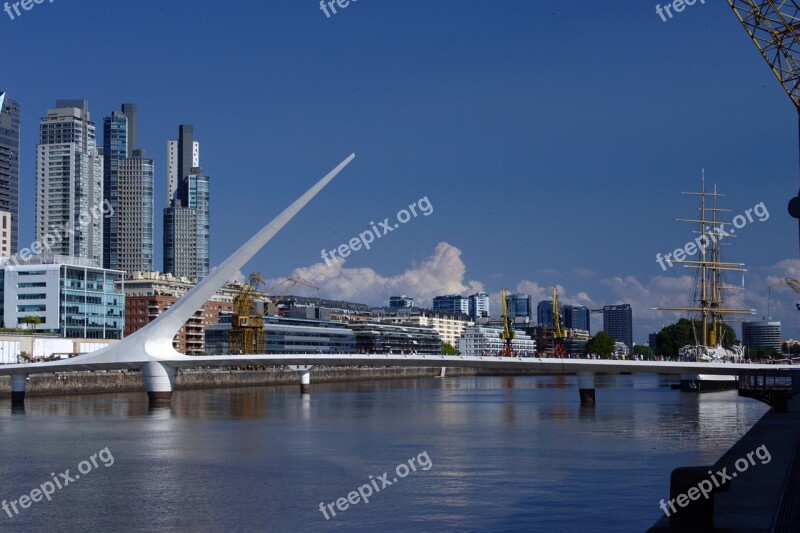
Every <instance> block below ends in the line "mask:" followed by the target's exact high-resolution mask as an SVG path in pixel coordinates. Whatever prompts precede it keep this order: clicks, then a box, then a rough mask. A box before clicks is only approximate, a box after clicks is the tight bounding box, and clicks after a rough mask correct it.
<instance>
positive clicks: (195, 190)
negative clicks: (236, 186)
mask: <svg viewBox="0 0 800 533" xmlns="http://www.w3.org/2000/svg"><path fill="white" fill-rule="evenodd" d="M167 153H168V155H169V161H168V168H167V178H168V179H167V195H168V198H167V201H168V204H167V207H166V209H164V272H166V273H170V274H172V275H174V276H179V277H188V278H191V279H195V280H199V279H201V278H203V277H205V275H206V274H208V265H209V263H208V261H209V259H208V254H209V237H210V230H209V222H210V220H209V216H210V211H209V203H210V197H209V182H210V178H209V177H208V176H206V175H205V174H203V170H202V168H200V145H199V144H198V143H197V141H195V140H194V129H193V128H192V126H189V125H187V124H184V125H181V126H180V128H179V137H178V140H177V141H168V142H167Z"/></svg>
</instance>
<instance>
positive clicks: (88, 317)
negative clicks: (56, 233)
mask: <svg viewBox="0 0 800 533" xmlns="http://www.w3.org/2000/svg"><path fill="white" fill-rule="evenodd" d="M0 271H2V283H0V290H2V293H1V294H0V300H2V302H3V308H2V324H0V327H6V328H20V327H26V328H31V329H34V330H36V331H41V332H46V333H56V334H58V335H59V336H61V337H70V338H77V337H79V338H87V339H120V338H122V332H123V330H124V328H125V295H124V290H123V288H121V287H122V284H121V283H120V284H119V286H118V285H117V282H120V281H121V280H122V279H123V272H121V271H118V270H109V269H104V268H100V267H97V266H95V265H94V262H93V261H92V260H90V259H88V258H77V257H64V256H58V255H43V256H35V257H32V258H31V259H29V260H27V261H19V260H18V259H17V257H11V258H3V259H0ZM28 317H35V320H36V323H28V320H29V318H28Z"/></svg>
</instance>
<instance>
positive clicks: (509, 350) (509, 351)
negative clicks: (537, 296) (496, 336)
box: [499, 289, 516, 357]
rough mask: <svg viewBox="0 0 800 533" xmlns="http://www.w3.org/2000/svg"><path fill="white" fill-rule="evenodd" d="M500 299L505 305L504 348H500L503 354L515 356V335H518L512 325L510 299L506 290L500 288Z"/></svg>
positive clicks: (502, 334) (501, 335)
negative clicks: (509, 307)
mask: <svg viewBox="0 0 800 533" xmlns="http://www.w3.org/2000/svg"><path fill="white" fill-rule="evenodd" d="M500 300H502V305H503V332H502V333H501V334H500V338H501V339H503V348H502V349H501V350H500V354H499V355H501V356H508V357H513V356H514V343H513V341H514V337H515V336H516V334H515V332H514V328H513V327H511V318H509V316H508V301H506V290H505V289H501V290H500Z"/></svg>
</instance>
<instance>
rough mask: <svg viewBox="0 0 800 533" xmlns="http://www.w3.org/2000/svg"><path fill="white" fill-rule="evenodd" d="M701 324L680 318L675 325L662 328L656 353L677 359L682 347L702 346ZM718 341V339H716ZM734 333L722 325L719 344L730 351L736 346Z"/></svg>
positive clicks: (728, 327) (731, 329)
mask: <svg viewBox="0 0 800 533" xmlns="http://www.w3.org/2000/svg"><path fill="white" fill-rule="evenodd" d="M702 332H703V323H702V322H701V321H700V320H694V321H689V320H687V319H685V318H681V319H680V320H678V322H677V323H675V324H672V325H670V326H666V327H665V328H662V330H661V331H660V332H659V333H658V340H657V341H656V352H657V353H659V354H661V355H665V356H668V357H678V351H679V350H680V349H681V348H683V347H684V346H687V345H691V346H694V345H695V344H702V340H703V333H702ZM718 340H720V339H718ZM736 342H737V339H736V333H735V332H734V331H733V328H732V327H730V326H729V325H727V324H723V325H722V339H721V344H722V347H723V348H728V349H730V347H731V346H733V345H734V344H736Z"/></svg>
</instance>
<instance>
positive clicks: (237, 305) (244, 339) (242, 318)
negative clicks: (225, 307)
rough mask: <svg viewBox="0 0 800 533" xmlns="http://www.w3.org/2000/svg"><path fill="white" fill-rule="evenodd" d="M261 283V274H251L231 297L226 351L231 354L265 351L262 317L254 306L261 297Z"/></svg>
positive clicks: (262, 280) (262, 281)
mask: <svg viewBox="0 0 800 533" xmlns="http://www.w3.org/2000/svg"><path fill="white" fill-rule="evenodd" d="M263 283H264V278H263V277H261V274H259V273H258V272H253V273H252V274H250V279H249V280H248V282H247V283H245V284H243V285H242V286H241V288H240V289H239V293H238V294H237V295H236V296H234V297H233V321H232V322H231V329H230V331H228V350H229V352H230V353H231V354H234V355H238V354H243V355H251V354H258V353H265V352H266V351H267V335H266V332H265V331H264V317H263V316H262V315H261V313H259V312H258V311H257V310H256V306H255V300H256V298H257V297H260V296H263V293H261V292H259V291H258V286H259V285H261V284H263Z"/></svg>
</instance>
